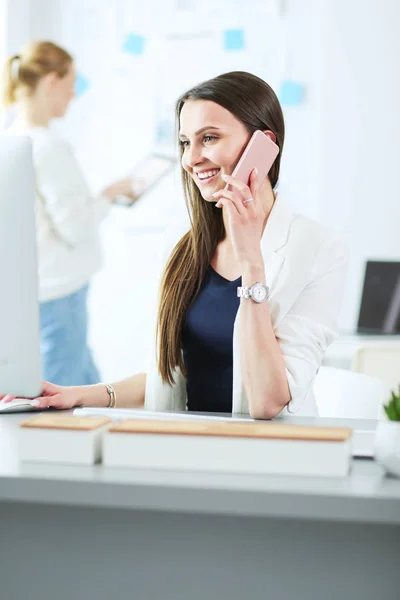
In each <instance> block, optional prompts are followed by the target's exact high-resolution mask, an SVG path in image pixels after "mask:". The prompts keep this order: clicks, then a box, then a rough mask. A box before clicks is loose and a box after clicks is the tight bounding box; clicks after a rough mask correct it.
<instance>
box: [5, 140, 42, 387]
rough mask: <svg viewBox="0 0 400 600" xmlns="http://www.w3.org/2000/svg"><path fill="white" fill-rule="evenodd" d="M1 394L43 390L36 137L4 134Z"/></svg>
mask: <svg viewBox="0 0 400 600" xmlns="http://www.w3.org/2000/svg"><path fill="white" fill-rule="evenodd" d="M0 286H1V287H0V394H12V395H14V396H21V397H25V398H29V397H35V396H38V395H40V392H41V364H40V333H39V332H40V325H39V303H38V282H37V259H36V227H35V174H34V168H33V159H32V144H31V140H30V139H29V138H28V137H25V136H7V135H3V136H0Z"/></svg>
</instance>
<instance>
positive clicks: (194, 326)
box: [182, 266, 242, 412]
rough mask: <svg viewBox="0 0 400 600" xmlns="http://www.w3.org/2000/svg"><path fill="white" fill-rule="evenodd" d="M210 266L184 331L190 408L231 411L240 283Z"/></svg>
mask: <svg viewBox="0 0 400 600" xmlns="http://www.w3.org/2000/svg"><path fill="white" fill-rule="evenodd" d="M241 282H242V278H241V277H239V278H238V279H236V280H235V281H229V280H228V279H225V277H222V275H219V273H217V272H216V271H215V270H214V269H213V268H212V267H211V266H210V267H209V268H208V270H207V273H206V276H205V279H204V282H203V285H202V287H201V290H200V293H199V295H198V296H197V298H196V299H195V301H194V302H193V303H192V304H191V305H190V307H189V309H188V311H187V313H186V319H185V323H184V326H183V332H182V351H183V362H184V365H185V368H186V377H187V379H186V392H187V409H188V410H193V411H194V410H197V411H210V412H232V381H233V325H234V322H235V318H236V313H237V311H238V308H239V302H240V300H239V298H238V297H237V287H238V286H240V285H241Z"/></svg>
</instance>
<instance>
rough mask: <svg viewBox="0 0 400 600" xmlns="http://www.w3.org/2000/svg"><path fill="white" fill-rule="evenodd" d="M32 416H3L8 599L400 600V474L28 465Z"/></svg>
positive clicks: (360, 469) (1, 478) (1, 582)
mask: <svg viewBox="0 0 400 600" xmlns="http://www.w3.org/2000/svg"><path fill="white" fill-rule="evenodd" d="M23 418H26V415H21V414H18V415H1V417H0V531H1V545H0V553H1V554H0V596H1V598H2V600H22V599H23V598H29V599H30V600H39V599H40V600H50V599H51V600H83V599H85V600H110V598H111V599H115V600H125V599H128V598H129V599H130V600H132V599H133V600H159V599H160V600H181V599H182V600H200V599H201V600H206V599H207V600H208V599H210V600H216V599H221V600H239V599H240V600H244V599H246V598H249V599H251V600H252V599H253V598H254V599H256V598H268V599H271V600H291V599H296V600H302V599H307V600H322V599H323V600H337V599H338V598H343V600H350V599H351V600H357V599H361V598H362V599H363V600H369V599H371V600H372V599H376V598H385V600H391V599H393V600H394V599H395V598H398V597H399V590H398V557H399V540H400V480H396V479H389V478H385V477H384V475H383V472H382V470H381V469H380V468H379V467H378V466H377V465H376V464H375V463H373V462H372V461H368V460H358V461H357V460H356V461H353V466H352V473H351V475H350V476H349V477H347V478H343V479H330V478H308V477H277V476H270V477H263V476H254V475H251V476H246V475H223V474H210V473H202V474H191V473H184V472H175V471H170V472H163V471H151V472H149V471H141V470H139V469H136V470H134V469H132V470H131V469H110V468H108V469H107V468H105V467H103V466H101V465H96V466H95V467H74V466H62V465H40V464H30V465H28V464H20V463H19V462H18V460H17V457H16V433H17V426H18V423H19V421H21V419H23ZM299 419H300V418H299ZM290 421H291V422H292V423H293V422H296V417H290ZM306 421H307V419H306V418H305V417H303V418H301V420H300V421H299V422H301V423H305V422H306ZM310 422H312V423H318V422H319V420H318V419H310ZM327 422H328V420H327V419H323V423H324V424H327ZM346 422H347V421H346ZM361 428H362V427H361ZM16 562H17V563H18V564H20V565H23V566H22V569H21V571H16V570H15V563H16Z"/></svg>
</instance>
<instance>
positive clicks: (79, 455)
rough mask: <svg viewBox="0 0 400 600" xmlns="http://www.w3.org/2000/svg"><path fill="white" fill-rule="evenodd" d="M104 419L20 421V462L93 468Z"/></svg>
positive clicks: (62, 417) (43, 417) (63, 417)
mask: <svg viewBox="0 0 400 600" xmlns="http://www.w3.org/2000/svg"><path fill="white" fill-rule="evenodd" d="M111 423H112V421H111V419H109V418H107V417H74V416H72V415H60V414H53V413H51V414H48V413H46V414H43V413H41V414H40V415H38V416H36V417H33V418H31V419H28V420H27V421H23V422H22V423H21V424H20V429H19V439H18V442H19V444H18V446H19V456H20V459H21V460H22V461H27V462H46V463H64V464H76V465H93V464H94V463H96V462H98V461H99V460H100V459H101V450H102V437H103V435H104V433H105V431H106V429H107V427H108V426H109V425H110V424H111Z"/></svg>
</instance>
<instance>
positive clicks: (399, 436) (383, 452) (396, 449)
mask: <svg viewBox="0 0 400 600" xmlns="http://www.w3.org/2000/svg"><path fill="white" fill-rule="evenodd" d="M375 460H376V461H377V462H378V463H379V464H380V465H382V467H383V468H384V469H385V471H386V472H387V473H390V475H395V476H396V477H400V422H397V421H379V423H378V427H377V429H376V435H375Z"/></svg>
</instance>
